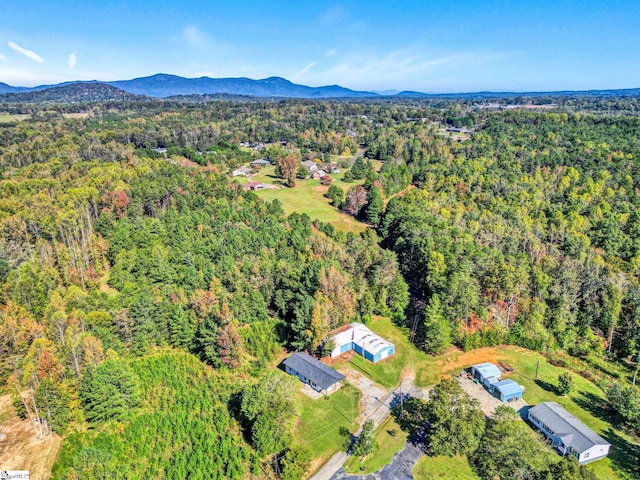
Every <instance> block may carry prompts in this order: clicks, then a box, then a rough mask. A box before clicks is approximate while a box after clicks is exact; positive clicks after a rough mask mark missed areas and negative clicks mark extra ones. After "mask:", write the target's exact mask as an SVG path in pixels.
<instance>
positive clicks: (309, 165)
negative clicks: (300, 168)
mask: <svg viewBox="0 0 640 480" xmlns="http://www.w3.org/2000/svg"><path fill="white" fill-rule="evenodd" d="M300 165H304V166H305V167H307V170H309V173H313V172H315V171H316V170H318V164H317V163H316V162H314V161H313V160H307V161H305V162H300Z"/></svg>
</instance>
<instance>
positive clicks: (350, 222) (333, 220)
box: [239, 167, 367, 232]
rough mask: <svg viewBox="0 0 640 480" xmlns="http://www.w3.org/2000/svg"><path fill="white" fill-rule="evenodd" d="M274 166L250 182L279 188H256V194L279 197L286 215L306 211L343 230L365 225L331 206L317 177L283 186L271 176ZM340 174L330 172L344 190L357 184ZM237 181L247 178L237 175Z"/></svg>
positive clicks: (355, 230)
mask: <svg viewBox="0 0 640 480" xmlns="http://www.w3.org/2000/svg"><path fill="white" fill-rule="evenodd" d="M274 170H275V167H267V168H265V169H263V170H261V171H260V172H259V173H257V174H255V175H252V176H251V181H254V182H262V183H270V184H272V185H276V186H277V187H278V188H267V189H264V190H258V191H257V192H256V194H257V195H258V196H259V197H260V198H262V199H264V200H266V201H272V200H275V199H278V200H279V201H280V202H282V206H283V209H284V211H285V213H286V214H287V215H289V214H291V213H294V212H297V213H306V214H307V215H309V217H310V218H311V219H313V220H320V221H321V222H326V223H330V224H332V225H333V226H334V227H335V228H337V229H339V230H343V231H346V232H361V231H363V230H364V229H365V228H367V226H366V225H365V224H364V223H362V222H359V221H358V220H356V219H355V218H353V217H352V216H350V215H347V214H345V213H342V212H340V211H339V210H338V209H337V208H334V207H333V206H332V205H331V204H330V203H329V199H327V198H326V197H325V196H324V194H325V193H326V192H327V190H328V189H329V187H325V186H324V185H321V184H320V182H319V181H318V180H312V179H307V180H298V181H297V182H296V186H295V187H294V188H286V187H283V186H282V184H283V181H282V179H280V178H277V177H276V176H275V175H274V173H273V172H274ZM342 176H343V174H342V173H339V174H335V175H332V177H333V178H334V182H335V183H336V184H337V185H338V186H340V187H341V188H343V189H345V190H346V189H347V188H350V186H353V185H356V183H351V184H348V183H344V182H342V180H341V178H342ZM239 181H240V183H246V182H248V181H249V179H248V178H244V177H242V178H240V179H239Z"/></svg>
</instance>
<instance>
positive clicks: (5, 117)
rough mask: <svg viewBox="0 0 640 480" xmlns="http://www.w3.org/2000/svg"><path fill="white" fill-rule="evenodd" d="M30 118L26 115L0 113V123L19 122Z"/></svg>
mask: <svg viewBox="0 0 640 480" xmlns="http://www.w3.org/2000/svg"><path fill="white" fill-rule="evenodd" d="M30 116H31V115H29V114H28V113H0V123H12V122H21V121H22V120H25V119H27V118H29V117H30Z"/></svg>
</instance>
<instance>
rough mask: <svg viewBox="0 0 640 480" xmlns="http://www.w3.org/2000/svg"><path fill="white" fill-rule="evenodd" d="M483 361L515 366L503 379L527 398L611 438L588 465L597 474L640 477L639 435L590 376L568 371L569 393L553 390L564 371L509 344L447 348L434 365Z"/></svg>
mask: <svg viewBox="0 0 640 480" xmlns="http://www.w3.org/2000/svg"><path fill="white" fill-rule="evenodd" d="M486 361H489V362H493V363H498V362H503V363H506V364H508V365H509V366H511V367H512V368H513V369H514V371H513V372H512V373H509V374H507V375H505V378H512V379H513V380H515V381H517V382H518V383H520V384H521V385H523V386H524V387H525V389H526V390H525V394H524V399H525V400H526V401H527V403H529V404H531V405H536V404H538V403H540V402H545V401H546V402H558V403H559V404H560V405H562V406H563V407H564V408H566V409H567V410H568V411H569V412H571V413H573V414H574V415H575V416H576V417H578V418H579V419H580V420H581V421H582V422H584V423H585V424H586V425H587V426H588V427H589V428H591V429H593V430H594V431H596V432H597V433H598V434H600V435H601V436H602V437H604V438H605V439H606V440H607V441H609V442H610V443H611V445H612V448H611V453H610V454H609V457H608V458H605V459H603V460H598V461H597V462H594V463H592V464H590V465H589V467H590V468H591V469H592V470H593V471H594V472H595V473H596V475H597V476H598V478H607V479H609V478H611V479H614V478H623V479H635V478H640V470H639V469H638V465H637V460H636V459H637V458H638V456H639V455H640V439H639V438H638V437H637V436H636V435H634V434H633V433H631V432H629V431H627V430H626V429H625V428H624V427H622V426H621V425H620V422H619V421H618V420H617V419H616V418H614V417H612V416H611V414H610V412H609V411H608V410H607V408H606V399H605V395H604V392H603V391H602V390H601V389H600V388H599V387H598V386H597V385H595V384H594V383H592V382H591V381H589V380H587V379H585V378H583V377H581V376H580V375H577V374H573V373H572V376H573V378H574V380H575V386H574V388H573V390H572V392H571V393H569V394H568V395H566V396H560V395H558V394H556V393H555V386H556V385H557V383H558V376H559V375H560V374H561V373H562V372H565V371H567V370H566V369H564V368H561V367H556V366H554V365H551V364H550V363H549V362H548V361H547V359H546V358H545V357H544V356H543V355H541V354H539V353H537V352H532V351H530V350H526V349H524V348H520V347H514V346H499V347H491V348H480V349H477V350H472V351H469V352H461V351H459V350H457V349H452V350H450V351H449V352H447V353H446V354H445V355H443V356H441V357H439V358H438V362H437V364H438V366H437V369H439V374H440V376H442V375H447V374H458V373H460V371H461V370H462V369H463V368H466V367H469V366H470V365H473V364H475V363H481V362H486ZM536 369H537V371H538V378H537V380H536V378H535V377H536ZM420 373H423V372H419V376H420ZM435 373H437V372H431V373H430V374H428V375H427V376H426V377H427V378H429V379H432V378H433V375H434V374H435ZM423 375H424V373H423ZM423 378H425V377H424V376H423ZM558 458H559V457H558ZM434 478H437V477H434ZM440 478H451V479H453V478H459V477H440Z"/></svg>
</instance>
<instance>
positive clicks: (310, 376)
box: [282, 352, 344, 394]
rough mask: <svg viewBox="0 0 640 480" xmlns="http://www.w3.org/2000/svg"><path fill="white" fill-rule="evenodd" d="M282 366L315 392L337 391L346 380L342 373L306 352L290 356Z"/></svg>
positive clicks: (327, 392)
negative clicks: (342, 381) (341, 382)
mask: <svg viewBox="0 0 640 480" xmlns="http://www.w3.org/2000/svg"><path fill="white" fill-rule="evenodd" d="M282 364H283V365H284V367H285V371H286V372H287V373H288V374H289V375H294V376H296V377H298V378H299V379H300V381H302V382H304V383H306V384H307V385H309V386H311V388H313V389H314V390H315V391H317V392H322V391H324V393H325V394H329V393H331V392H333V391H335V390H336V389H337V388H338V385H339V383H340V381H341V380H342V379H343V378H344V375H342V374H341V373H338V372H336V371H335V370H334V369H333V368H331V367H328V366H327V365H325V364H324V363H322V362H320V361H318V360H316V359H315V358H313V357H312V356H311V355H309V354H308V353H304V352H296V353H294V354H292V355H290V356H289V358H287V359H286V360H285V361H284V362H282Z"/></svg>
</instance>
